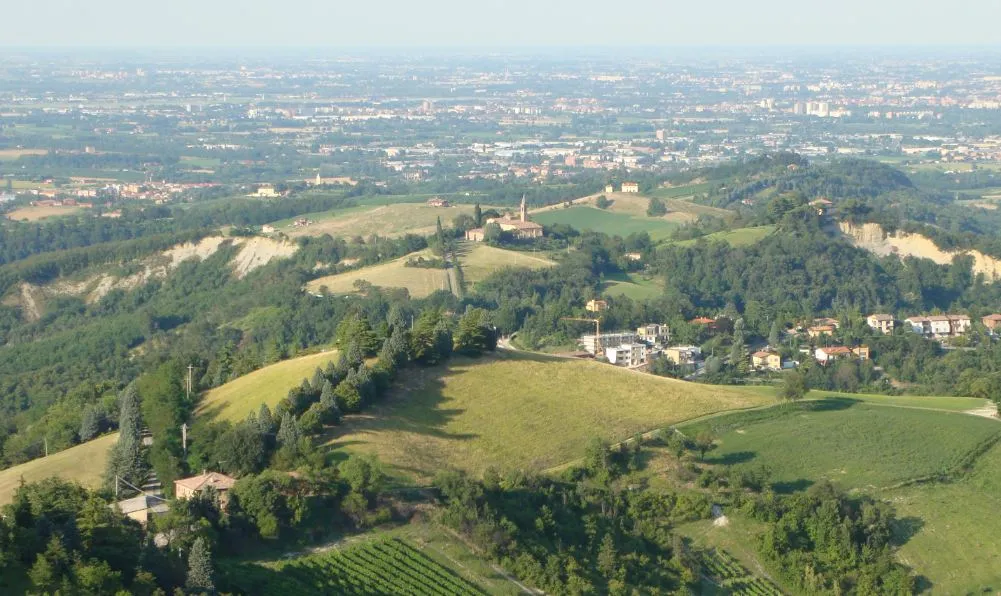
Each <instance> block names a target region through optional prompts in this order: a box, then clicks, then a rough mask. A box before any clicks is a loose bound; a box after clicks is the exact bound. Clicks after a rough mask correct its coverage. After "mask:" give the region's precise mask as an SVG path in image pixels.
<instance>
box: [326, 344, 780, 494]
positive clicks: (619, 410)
mask: <svg viewBox="0 0 1001 596" xmlns="http://www.w3.org/2000/svg"><path fill="white" fill-rule="evenodd" d="M773 402H774V398H772V397H768V396H767V395H765V394H763V393H761V392H749V391H744V390H742V389H739V388H733V387H717V386H711V385H699V384H693V383H686V382H684V381H677V380H672V379H665V378H660V377H655V376H652V375H646V374H642V373H636V372H632V371H627V370H624V369H620V368H614V367H611V366H608V365H604V364H599V363H596V362H591V361H581V360H570V359H562V358H554V357H546V356H542V355H537V354H524V353H510V352H502V353H499V354H497V355H492V356H488V357H484V358H482V359H479V360H470V359H463V358H455V359H454V360H453V361H452V362H451V363H450V364H449V365H448V366H447V367H445V368H443V369H438V370H427V371H422V373H421V374H420V376H414V377H413V378H412V380H411V381H410V385H408V386H407V387H405V388H401V389H400V390H398V391H397V392H396V393H395V394H394V395H393V396H391V397H389V398H387V400H386V401H385V402H383V403H381V404H379V405H377V406H375V407H373V408H372V409H370V410H369V411H368V412H366V413H365V414H364V415H360V416H350V417H348V418H347V420H346V422H345V424H344V425H343V426H342V427H339V428H337V429H335V431H334V434H333V435H332V437H331V440H330V445H331V447H333V448H335V449H345V450H347V451H349V452H370V453H375V454H377V455H378V457H379V458H380V459H381V460H382V461H383V462H385V463H387V464H389V465H390V466H391V468H393V469H395V471H396V472H397V473H398V474H399V475H401V476H406V477H408V478H410V479H414V480H417V481H427V480H428V479H430V478H432V477H433V476H434V474H435V473H436V472H437V471H439V470H442V469H447V468H449V467H455V468H462V469H466V470H469V471H471V472H473V473H480V472H482V471H483V470H484V469H485V468H487V467H488V466H498V467H500V468H502V469H513V468H520V469H534V470H545V469H549V468H552V467H554V466H558V465H562V464H565V463H566V462H568V461H572V460H575V459H577V458H579V457H581V456H582V455H583V453H584V445H585V443H586V442H587V440H588V439H589V438H591V437H595V436H597V437H601V438H603V439H606V440H608V441H621V440H623V439H626V438H629V437H631V436H632V435H633V434H634V433H637V432H644V431H649V430H652V429H655V428H658V427H662V426H666V425H670V424H674V423H678V422H681V421H683V420H688V419H691V418H695V417H698V416H703V415H706V414H711V413H714V412H720V411H724V410H732V409H737V408H748V407H754V406H760V405H765V404H769V403H773Z"/></svg>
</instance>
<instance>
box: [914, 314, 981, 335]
mask: <svg viewBox="0 0 1001 596" xmlns="http://www.w3.org/2000/svg"><path fill="white" fill-rule="evenodd" d="M904 322H905V323H907V325H908V326H910V328H911V331H913V332H914V333H920V334H921V335H925V336H931V337H939V338H941V337H952V336H957V335H963V334H964V333H966V332H967V331H969V330H970V326H971V324H972V323H971V321H970V317H968V316H966V315H948V314H947V315H931V316H927V317H926V316H919V317H908V318H906V319H904Z"/></svg>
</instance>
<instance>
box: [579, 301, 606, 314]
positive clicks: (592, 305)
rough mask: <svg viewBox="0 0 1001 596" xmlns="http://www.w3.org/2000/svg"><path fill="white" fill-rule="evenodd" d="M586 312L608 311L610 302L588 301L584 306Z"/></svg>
mask: <svg viewBox="0 0 1001 596" xmlns="http://www.w3.org/2000/svg"><path fill="white" fill-rule="evenodd" d="M584 310H586V311H587V312H601V311H603V310H608V302H606V301H604V300H588V301H587V304H585V305H584Z"/></svg>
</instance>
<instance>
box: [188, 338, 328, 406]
mask: <svg viewBox="0 0 1001 596" xmlns="http://www.w3.org/2000/svg"><path fill="white" fill-rule="evenodd" d="M336 358H337V352H336V351H334V350H331V351H329V352H321V353H319V354H310V355H308V356H302V357H299V358H292V359H290V360H283V361H282V362H278V363H275V364H272V365H270V366H265V367H264V368H261V369H258V370H255V371H254V372H252V373H250V374H248V375H244V376H242V377H240V378H238V379H234V380H232V381H230V382H229V383H226V384H225V385H222V386H221V387H216V388H215V389H212V390H211V391H209V392H208V393H206V394H205V396H204V397H203V398H202V401H201V403H200V404H199V406H198V412H197V413H198V415H199V416H210V417H212V418H215V419H218V420H228V421H231V422H235V421H238V420H243V419H244V418H246V417H247V415H248V414H250V413H251V412H255V413H256V412H257V410H259V409H260V407H261V404H262V403H266V404H268V407H269V408H274V407H275V406H276V405H277V404H278V402H279V401H281V399H282V398H283V397H285V396H286V395H287V394H288V390H289V389H291V388H293V387H295V386H296V385H299V384H300V383H302V380H303V379H308V378H311V377H312V376H313V372H314V371H315V370H316V368H317V367H320V368H323V367H325V366H327V363H328V362H330V361H333V360H335V359H336Z"/></svg>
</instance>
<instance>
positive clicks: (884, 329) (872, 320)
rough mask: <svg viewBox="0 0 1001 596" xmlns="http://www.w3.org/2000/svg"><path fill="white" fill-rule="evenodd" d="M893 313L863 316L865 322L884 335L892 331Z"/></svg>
mask: <svg viewBox="0 0 1001 596" xmlns="http://www.w3.org/2000/svg"><path fill="white" fill-rule="evenodd" d="M894 323H895V321H894V318H893V315H884V314H872V315H869V316H868V317H866V318H865V324H866V325H868V326H869V327H871V328H873V329H875V330H876V331H879V332H880V333H882V334H884V335H890V334H891V333H893V325H894Z"/></svg>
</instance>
